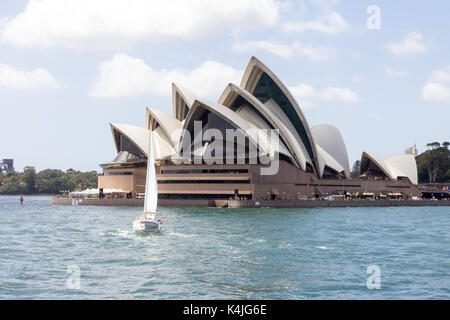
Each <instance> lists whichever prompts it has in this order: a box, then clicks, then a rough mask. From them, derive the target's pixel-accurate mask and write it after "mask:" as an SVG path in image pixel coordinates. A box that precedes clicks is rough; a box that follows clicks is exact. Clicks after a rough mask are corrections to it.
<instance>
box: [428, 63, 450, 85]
mask: <svg viewBox="0 0 450 320" xmlns="http://www.w3.org/2000/svg"><path fill="white" fill-rule="evenodd" d="M430 81H435V82H450V66H448V67H447V68H444V69H442V70H434V71H433V72H432V73H431V75H430Z"/></svg>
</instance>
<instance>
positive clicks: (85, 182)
mask: <svg viewBox="0 0 450 320" xmlns="http://www.w3.org/2000/svg"><path fill="white" fill-rule="evenodd" d="M87 188H97V172H96V171H89V172H81V171H75V170H73V169H68V170H67V171H66V172H64V171H62V170H56V169H46V170H42V171H39V172H36V170H35V168H34V167H31V166H28V167H25V168H24V170H23V172H16V171H10V172H7V173H6V172H0V194H60V193H63V192H72V191H76V190H85V189H87Z"/></svg>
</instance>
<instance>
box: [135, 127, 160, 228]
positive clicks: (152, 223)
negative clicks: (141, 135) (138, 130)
mask: <svg viewBox="0 0 450 320" xmlns="http://www.w3.org/2000/svg"><path fill="white" fill-rule="evenodd" d="M149 131H150V133H149V142H148V144H149V150H148V156H147V159H148V160H147V178H146V183H145V202H144V211H143V212H139V213H138V218H137V219H136V220H134V222H133V228H134V230H136V231H145V232H159V231H160V230H161V226H162V217H161V215H160V214H159V213H158V212H157V211H156V208H157V206H158V187H157V182H156V170H155V161H154V159H153V141H152V130H151V129H150V130H149Z"/></svg>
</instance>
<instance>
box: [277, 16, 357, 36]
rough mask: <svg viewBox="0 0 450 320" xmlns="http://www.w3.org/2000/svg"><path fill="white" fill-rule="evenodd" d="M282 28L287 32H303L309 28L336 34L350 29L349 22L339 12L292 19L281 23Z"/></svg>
mask: <svg viewBox="0 0 450 320" xmlns="http://www.w3.org/2000/svg"><path fill="white" fill-rule="evenodd" d="M282 29H283V30H284V31H288V32H291V31H293V32H303V31H307V30H311V31H318V32H323V33H328V34H336V33H340V32H344V31H347V30H350V24H349V23H348V22H347V21H346V20H345V19H344V18H343V17H342V16H341V15H340V14H339V13H337V12H329V13H326V14H324V15H323V16H322V17H320V18H319V19H317V20H313V21H294V22H286V23H283V24H282Z"/></svg>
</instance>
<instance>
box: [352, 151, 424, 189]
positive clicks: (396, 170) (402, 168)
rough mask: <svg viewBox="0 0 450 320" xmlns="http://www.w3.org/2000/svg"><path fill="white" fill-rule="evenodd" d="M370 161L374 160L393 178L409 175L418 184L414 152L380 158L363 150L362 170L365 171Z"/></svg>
mask: <svg viewBox="0 0 450 320" xmlns="http://www.w3.org/2000/svg"><path fill="white" fill-rule="evenodd" d="M368 161H372V162H373V163H374V164H375V165H376V166H377V167H378V168H379V169H380V170H382V171H383V172H384V173H385V174H386V176H387V177H388V178H389V179H391V180H397V179H398V177H407V178H409V180H410V181H411V182H412V183H413V184H416V185H417V184H418V175H417V163H416V159H415V157H414V156H413V155H412V154H401V155H396V156H392V157H390V158H387V159H385V160H380V159H378V158H377V157H375V156H374V155H372V154H370V153H368V152H363V154H362V157H361V172H363V171H364V168H365V167H366V166H367V163H368Z"/></svg>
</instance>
